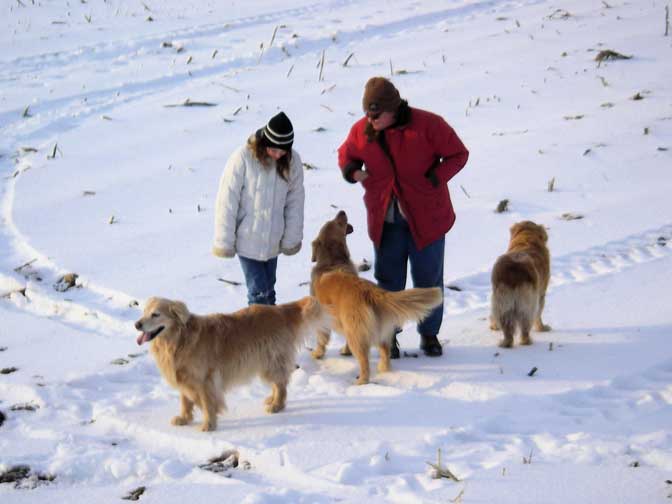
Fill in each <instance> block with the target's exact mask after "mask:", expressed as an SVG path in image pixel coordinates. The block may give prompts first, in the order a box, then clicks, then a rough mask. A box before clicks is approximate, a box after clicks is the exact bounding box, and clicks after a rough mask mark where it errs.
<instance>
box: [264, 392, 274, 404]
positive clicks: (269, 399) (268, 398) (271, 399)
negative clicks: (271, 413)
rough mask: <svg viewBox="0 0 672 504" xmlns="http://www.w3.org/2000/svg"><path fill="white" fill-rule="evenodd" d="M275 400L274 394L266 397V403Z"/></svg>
mask: <svg viewBox="0 0 672 504" xmlns="http://www.w3.org/2000/svg"><path fill="white" fill-rule="evenodd" d="M272 402H273V394H271V395H269V396H268V397H267V398H266V399H264V404H266V405H269V404H271V403H272Z"/></svg>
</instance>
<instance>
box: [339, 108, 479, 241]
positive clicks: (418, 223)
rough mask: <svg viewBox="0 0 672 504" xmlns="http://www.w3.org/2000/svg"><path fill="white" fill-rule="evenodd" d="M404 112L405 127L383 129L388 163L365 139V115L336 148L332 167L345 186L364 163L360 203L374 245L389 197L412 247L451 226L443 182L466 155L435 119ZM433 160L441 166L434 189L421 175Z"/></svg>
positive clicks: (421, 113)
mask: <svg viewBox="0 0 672 504" xmlns="http://www.w3.org/2000/svg"><path fill="white" fill-rule="evenodd" d="M409 109H410V119H409V120H408V121H407V122H406V124H403V125H397V126H393V127H390V128H387V129H386V130H385V131H384V133H385V141H386V143H387V145H388V148H389V152H390V154H391V156H392V158H393V159H394V165H393V164H392V163H391V162H390V159H389V158H388V157H387V155H386V154H385V151H384V150H383V148H382V147H381V145H380V144H379V143H378V142H377V141H376V140H371V141H369V140H368V139H367V137H366V135H365V133H364V131H365V129H366V125H367V119H366V117H363V118H362V119H360V120H359V121H357V122H356V123H355V124H354V126H353V127H352V128H351V130H350V134H349V135H348V138H347V139H346V140H345V142H343V145H341V146H340V147H339V149H338V164H339V166H340V167H341V170H343V174H344V176H345V178H346V179H347V180H348V181H349V182H354V181H353V180H352V179H351V178H350V175H351V172H352V171H354V168H355V167H356V166H357V163H358V162H359V163H361V162H364V164H365V165H366V172H367V173H368V174H369V176H368V177H367V179H366V180H364V181H363V182H362V185H363V186H364V204H365V205H366V212H367V221H368V228H369V237H370V238H371V240H372V241H373V243H374V244H375V245H376V247H377V246H378V245H380V240H381V238H382V234H383V223H384V221H385V213H386V211H387V207H388V206H389V204H390V199H391V198H392V195H394V196H396V198H397V200H398V201H399V206H400V207H401V211H402V212H403V214H404V216H406V218H407V220H408V224H409V227H410V230H411V234H412V236H413V240H414V242H415V245H416V247H417V248H418V249H422V248H424V247H425V246H427V245H429V244H430V243H432V242H434V241H436V240H438V239H439V238H441V237H442V236H443V235H445V234H446V233H447V232H448V231H449V230H450V228H451V227H452V226H453V223H454V222H455V211H454V210H453V205H452V203H451V201H450V194H449V192H448V185H447V182H448V181H449V180H450V179H451V178H453V176H455V174H456V173H457V172H459V171H460V170H461V169H462V167H463V166H464V165H465V164H466V162H467V158H468V157H469V151H468V150H467V148H466V147H465V146H464V144H463V143H462V141H461V140H460V139H459V138H458V136H457V134H456V133H455V131H453V128H451V127H450V126H449V125H448V123H447V122H446V121H445V120H444V119H443V118H442V117H441V116H439V115H436V114H433V113H431V112H427V111H425V110H420V109H416V108H409ZM437 158H441V162H440V163H439V164H438V166H436V168H435V174H436V179H438V184H437V186H436V187H435V186H434V185H433V184H432V182H431V181H430V179H429V178H428V177H426V176H425V175H426V173H427V171H428V170H429V168H430V167H431V166H432V164H433V163H435V161H436V160H437ZM395 168H396V169H395Z"/></svg>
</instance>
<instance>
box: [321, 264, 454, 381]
mask: <svg viewBox="0 0 672 504" xmlns="http://www.w3.org/2000/svg"><path fill="white" fill-rule="evenodd" d="M315 295H316V296H317V299H319V301H320V303H321V304H322V305H324V306H325V307H326V308H327V309H328V310H329V312H330V313H331V314H332V316H333V319H334V325H333V327H334V329H335V330H336V331H338V332H339V333H341V334H342V335H343V336H344V337H345V339H346V341H347V342H348V347H349V348H350V350H351V351H352V353H353V354H354V355H355V357H356V358H357V361H358V362H359V368H360V371H359V379H358V380H357V384H359V385H361V384H365V383H368V382H369V376H370V369H369V350H370V348H371V346H373V345H377V346H378V348H379V351H380V361H379V363H378V371H380V372H386V371H389V369H390V345H391V342H392V335H393V334H394V328H395V327H400V326H403V325H404V323H406V322H408V321H411V320H415V321H418V320H422V319H423V318H425V317H426V316H427V315H428V314H429V313H430V312H431V311H432V309H433V308H435V307H436V306H438V305H439V304H440V303H441V302H443V295H442V292H441V289H440V288H439V287H433V288H426V289H420V288H416V289H407V290H403V291H399V292H390V291H386V290H384V289H381V288H380V287H378V286H377V285H375V284H374V283H372V282H369V281H368V280H364V279H363V278H359V277H356V276H354V275H351V274H348V273H343V272H341V271H333V272H330V273H325V274H323V275H322V276H321V278H320V279H319V281H318V282H317V283H316V285H315Z"/></svg>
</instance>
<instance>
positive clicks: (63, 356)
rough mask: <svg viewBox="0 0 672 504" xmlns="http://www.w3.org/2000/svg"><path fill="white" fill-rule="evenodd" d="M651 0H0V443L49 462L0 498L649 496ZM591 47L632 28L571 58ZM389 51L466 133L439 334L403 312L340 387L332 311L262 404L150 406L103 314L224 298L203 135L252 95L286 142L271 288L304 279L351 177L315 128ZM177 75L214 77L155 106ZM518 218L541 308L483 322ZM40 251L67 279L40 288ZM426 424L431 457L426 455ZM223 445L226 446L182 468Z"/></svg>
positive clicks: (335, 137)
mask: <svg viewBox="0 0 672 504" xmlns="http://www.w3.org/2000/svg"><path fill="white" fill-rule="evenodd" d="M665 6H666V3H665V2H660V1H654V0H651V1H647V2H629V3H625V2H621V1H613V2H612V1H609V2H597V1H591V2H584V1H578V0H567V1H562V2H548V1H544V0H520V1H513V0H489V1H484V0H481V1H477V0H459V1H458V0H444V1H438V0H427V1H423V2H416V1H411V0H391V1H389V2H385V3H382V4H381V3H380V2H354V1H348V0H331V1H317V0H315V1H312V2H310V1H306V0H286V1H285V2H282V4H278V3H277V2H271V1H268V0H254V1H251V0H250V1H245V2H243V1H239V0H232V1H227V2H218V1H207V0H182V1H179V2H178V1H175V0H163V1H160V2H159V1H156V0H145V1H144V2H141V1H139V0H103V1H100V0H87V1H84V0H82V1H80V2H76V1H66V0H34V1H32V0H21V1H18V0H14V1H11V2H10V1H9V0H7V1H5V2H3V3H2V5H0V13H2V16H1V19H0V46H1V47H2V48H3V50H2V53H1V54H0V175H1V179H0V250H2V253H1V254H0V321H1V323H0V349H2V351H0V369H9V368H17V371H15V372H12V373H8V374H1V375H0V411H2V413H3V414H4V415H5V417H6V418H5V421H4V423H3V424H2V425H1V426H0V473H2V472H4V471H5V470H7V469H9V468H10V467H13V466H16V465H20V464H25V465H29V466H30V467H31V469H32V471H33V473H39V474H52V475H54V476H55V479H54V481H52V482H41V483H40V484H37V483H36V482H35V481H33V482H32V483H30V482H28V483H26V484H24V485H22V488H15V485H14V484H11V483H5V484H0V500H2V502H12V503H23V502H65V501H70V502H91V501H93V502H117V501H119V499H120V498H121V497H123V496H125V495H128V494H129V492H131V491H132V490H134V489H135V488H138V487H140V486H144V487H146V490H145V493H144V494H142V495H141V496H140V500H141V501H143V502H148V503H149V502H162V503H173V502H174V503H178V502H184V501H187V500H188V501H189V502H194V503H199V502H213V501H214V500H215V499H220V500H221V499H224V500H225V501H227V502H244V503H273V502H311V503H312V502H332V501H340V502H363V501H367V502H372V503H373V502H404V503H411V502H423V503H425V502H446V501H447V500H453V501H455V502H465V503H467V502H498V503H516V504H520V503H542V502H543V503H566V502H572V503H595V502H610V503H631V502H646V503H654V502H669V498H670V495H671V494H672V485H671V484H669V483H666V480H668V481H669V480H670V473H671V471H672V431H670V425H672V338H671V336H672V334H671V333H672V312H671V311H670V306H671V304H672V303H671V301H672V296H671V295H670V279H671V273H672V254H671V253H670V252H671V251H672V206H670V204H669V195H670V193H671V191H672V178H671V177H670V166H672V161H671V156H672V151H671V150H670V149H672V100H671V97H672V85H671V84H670V83H672V66H670V65H669V57H670V51H671V50H672V36H668V37H665V36H664V31H665ZM557 9H561V10H560V11H558V10H557ZM564 13H567V14H568V16H564V17H563V14H564ZM150 17H151V21H150V20H149V18H150ZM262 43H263V51H262V50H261V49H262V46H261V44H262ZM604 49H612V50H615V51H618V52H620V53H623V54H625V55H628V56H633V57H632V59H629V60H619V61H605V62H602V63H601V64H600V65H599V66H598V64H597V63H596V62H595V57H596V55H597V53H598V52H599V51H600V50H604ZM351 54H353V55H352V56H351V57H350V59H349V60H348V64H347V65H343V63H344V62H345V61H346V59H347V58H348V57H349V56H350V55H351ZM323 55H324V65H323V67H322V80H319V76H320V68H319V64H320V61H321V59H322V57H323ZM391 71H393V72H395V74H394V76H393V77H392V78H393V81H394V82H395V84H396V85H397V86H398V88H399V89H400V91H401V94H402V96H403V97H405V98H407V99H408V100H409V102H410V104H411V105H413V106H417V107H420V108H426V109H428V110H431V111H433V112H436V113H439V114H441V115H443V116H444V117H445V118H446V119H447V120H448V122H449V123H450V124H451V125H452V126H453V127H454V128H455V130H456V131H457V132H458V134H459V135H460V137H461V138H462V140H463V141H464V143H465V144H466V145H467V147H468V148H469V149H470V152H471V156H470V159H469V162H468V164H467V166H466V167H465V169H464V170H463V171H462V172H460V173H459V174H458V176H457V177H455V178H454V179H453V180H452V181H451V182H450V184H449V186H450V189H451V195H452V198H453V202H454V205H455V208H456V212H457V216H458V219H457V223H456V225H455V227H454V228H453V230H451V232H450V233H449V234H448V235H447V239H446V262H445V271H446V273H445V283H446V285H450V286H457V287H459V288H460V289H461V290H460V291H455V290H451V289H447V290H446V302H445V307H446V310H445V317H444V321H443V326H442V329H441V333H440V334H439V339H440V340H442V341H443V342H444V350H445V353H444V355H443V357H441V358H437V359H432V358H427V357H424V356H423V355H419V356H417V358H414V357H413V355H415V354H418V353H419V351H418V350H417V344H418V337H417V335H416V334H415V327H414V326H413V325H408V326H407V327H406V328H405V329H404V332H403V333H402V334H401V335H400V342H401V346H402V352H406V353H407V354H409V356H407V357H405V358H402V359H400V360H397V361H393V363H392V368H393V369H392V371H391V372H390V373H387V374H374V375H373V380H372V383H371V384H369V385H366V386H359V387H358V386H355V385H354V380H355V376H356V374H357V370H358V369H357V365H356V363H355V362H354V360H353V359H351V358H346V357H342V356H340V355H339V352H338V349H339V348H340V346H341V345H342V338H340V337H335V338H333V339H332V343H331V345H330V347H329V348H328V353H327V356H326V358H325V359H324V360H323V361H314V360H312V359H311V357H310V354H309V351H308V350H303V351H302V352H301V353H300V357H299V362H298V364H299V369H297V370H296V372H295V373H294V374H293V376H292V380H291V383H290V387H289V392H288V402H287V409H286V410H285V411H283V412H282V413H279V414H277V415H267V414H265V413H264V409H263V404H262V401H263V397H265V395H266V394H267V388H266V386H265V385H264V384H262V383H261V382H258V381H255V382H253V383H252V384H250V385H248V386H243V387H239V388H237V389H235V390H234V391H233V392H232V393H231V394H230V395H229V396H228V397H227V403H228V405H229V410H228V411H227V412H226V413H225V414H222V415H220V416H219V424H218V429H217V431H215V432H213V433H202V432H200V431H199V430H198V429H197V427H196V426H197V425H198V422H196V423H194V424H192V425H190V426H186V427H175V426H172V425H170V423H169V420H170V418H171V417H172V416H173V415H175V414H176V412H177V410H178V395H177V392H176V391H175V390H173V389H172V388H170V387H169V386H168V385H167V384H166V383H165V382H164V381H163V380H162V379H161V377H160V375H159V372H158V370H157V368H156V365H155V364H154V362H153V360H152V358H151V356H150V355H149V354H148V353H147V352H146V349H145V348H144V347H140V348H139V347H137V345H136V343H135V337H136V335H137V334H136V332H135V330H134V328H133V322H134V321H135V320H136V319H137V318H138V316H139V313H140V308H141V306H142V303H143V302H144V300H145V299H147V298H148V297H150V296H153V295H158V296H162V297H168V298H177V299H181V300H184V301H185V302H186V303H187V305H188V306H189V308H190V309H191V311H193V312H195V313H209V312H215V311H223V312H229V311H233V310H236V309H238V308H240V307H243V306H245V304H246V297H245V287H244V285H243V286H234V285H230V284H228V283H224V282H222V281H219V280H218V279H225V280H232V281H239V282H240V281H242V280H243V278H242V272H241V271H240V266H239V264H238V262H237V260H222V259H218V258H215V257H214V256H212V255H211V253H210V248H211V241H212V227H213V214H212V209H213V206H214V198H215V192H216V188H217V181H218V179H219V176H220V174H221V170H222V169H223V166H224V163H225V161H226V159H227V157H228V155H229V154H230V153H231V152H232V151H233V150H234V149H235V148H237V147H238V146H239V145H241V144H242V143H243V142H244V141H245V139H246V138H247V136H248V135H249V134H250V133H252V132H253V131H254V130H255V129H257V128H258V127H260V126H261V125H262V124H263V123H264V122H265V121H266V120H267V119H268V118H269V117H270V116H271V115H273V114H274V113H276V112H277V111H278V110H280V109H282V110H284V111H285V112H286V113H287V114H288V115H289V117H290V118H291V119H292V121H293V123H294V127H295V130H296V141H295V148H296V149H297V150H298V151H299V152H300V154H301V156H302V158H303V160H304V161H305V162H306V163H309V164H310V165H313V166H314V167H315V169H313V170H306V172H305V185H306V198H307V199H306V223H305V229H304V235H305V236H304V247H303V249H302V250H301V252H300V253H299V254H297V255H295V256H292V257H284V256H283V257H281V258H280V260H279V266H278V285H277V291H278V298H279V300H280V301H290V300H294V299H297V298H299V297H302V296H304V295H306V294H307V292H308V287H307V286H306V285H305V284H304V282H306V281H307V280H308V279H309V275H310V268H311V263H310V247H309V246H308V245H309V243H310V241H311V240H312V239H313V238H314V236H315V235H316V234H317V231H318V229H319V228H320V227H321V225H322V224H323V223H324V222H325V221H326V220H327V219H330V218H333V216H334V215H335V213H336V211H337V209H344V210H346V211H347V212H348V215H349V218H350V221H351V223H352V224H353V226H354V229H355V232H354V233H353V234H351V235H349V237H348V240H349V246H350V249H351V252H352V255H353V258H354V259H355V261H357V262H360V261H362V260H363V259H367V260H368V261H370V262H371V261H372V259H373V258H372V256H373V251H372V245H371V243H370V241H369V239H368V237H367V234H366V229H365V228H366V222H365V213H364V209H363V204H362V201H361V196H362V189H361V188H360V187H358V186H352V185H349V184H347V183H345V182H344V181H343V180H342V178H341V175H340V172H339V170H338V169H337V166H336V149H337V148H338V146H339V145H340V143H341V142H342V141H343V139H344V138H345V136H346V134H347V132H348V130H349V128H350V126H351V124H352V123H353V122H354V121H355V120H356V119H357V118H358V117H360V115H361V93H362V90H363V86H364V83H365V82H366V80H367V79H368V78H369V77H372V76H375V75H385V76H389V75H390V72H391ZM637 93H639V94H640V96H641V97H643V99H641V100H634V99H632V98H633V97H634V96H635V95H636V94H637ZM187 99H189V100H191V101H199V102H211V103H214V104H215V106H212V107H181V106H178V107H168V105H176V104H182V103H184V102H185V100H187ZM318 129H320V130H321V131H317V130H318ZM322 129H323V130H322ZM54 154H55V155H54ZM553 178H554V179H555V186H554V191H553V192H549V191H548V190H547V188H548V184H549V181H550V180H551V179H553ZM503 199H508V200H509V211H508V212H505V213H501V214H499V213H495V212H494V209H495V207H496V206H497V204H498V203H499V202H500V201H501V200H503ZM565 213H571V214H577V215H580V216H583V218H581V219H578V220H571V221H568V220H563V219H562V218H561V216H562V215H563V214H565ZM523 219H530V220H534V221H536V222H539V223H542V224H544V225H546V226H547V227H548V233H549V237H550V238H549V245H550V248H551V254H552V281H551V286H550V289H549V292H548V296H547V302H546V311H545V314H546V315H545V317H544V320H545V321H546V322H547V323H549V324H550V325H551V326H552V327H553V331H552V332H549V333H543V334H533V338H534V339H535V344H534V345H532V346H531V347H526V348H521V347H514V348H513V349H511V350H503V349H500V348H498V347H497V346H496V343H497V340H498V338H499V335H498V334H496V333H494V332H491V331H490V330H489V329H488V326H487V320H486V318H487V314H488V305H489V296H490V284H489V271H490V268H491V266H492V264H493V263H494V260H495V259H496V257H497V256H498V255H499V254H501V253H502V252H503V251H504V250H505V249H506V245H507V240H508V228H509V226H510V225H511V224H512V223H514V222H517V221H519V220H523ZM110 222H112V223H110ZM23 265H25V266H23ZM21 266H23V267H21ZM69 272H75V273H77V274H78V275H79V278H78V281H77V283H78V288H73V289H69V290H67V291H66V292H58V291H56V290H55V289H54V287H53V285H54V284H55V283H56V282H57V281H58V279H59V278H60V277H61V276H62V275H63V274H65V273H69ZM363 276H365V277H366V278H369V279H372V274H371V272H367V273H364V274H363ZM24 289H25V290H24ZM22 292H23V294H22ZM311 344H312V343H311ZM372 358H373V359H375V358H376V356H375V352H373V355H372ZM118 359H122V360H118ZM114 361H116V362H117V364H114V363H113V362H114ZM533 367H536V368H537V372H536V373H535V374H534V375H533V376H528V373H529V372H530V370H531V369H532V368H533ZM27 407H29V409H26V408H27ZM31 409H32V410H31ZM197 415H198V414H197ZM0 418H1V416H0ZM196 420H197V421H198V420H199V417H198V416H197V419H196ZM439 449H440V450H441V462H442V464H443V465H444V466H446V467H448V468H449V469H450V471H451V472H453V473H454V474H455V475H457V476H458V477H459V479H460V480H461V481H459V482H454V481H452V480H449V479H433V478H432V477H431V470H430V468H429V466H428V465H427V464H426V462H428V461H429V462H436V460H437V451H438V450H439ZM226 450H237V451H238V453H239V455H240V461H241V464H240V465H239V467H238V468H235V469H230V470H229V471H227V472H225V473H219V474H216V473H211V472H208V471H205V470H203V469H201V468H199V466H200V465H202V464H205V463H207V461H208V459H210V458H211V457H214V456H217V455H220V454H221V453H222V452H224V451H226ZM243 461H246V462H248V463H249V467H246V468H244V467H243V465H244V464H243V463H242V462H243ZM24 483H25V482H24Z"/></svg>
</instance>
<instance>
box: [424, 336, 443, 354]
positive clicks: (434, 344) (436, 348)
mask: <svg viewBox="0 0 672 504" xmlns="http://www.w3.org/2000/svg"><path fill="white" fill-rule="evenodd" d="M420 350H422V351H423V352H425V355H427V356H428V357H438V356H440V355H443V348H442V347H441V343H439V340H438V339H437V338H436V335H435V334H432V335H427V334H421V335H420Z"/></svg>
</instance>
